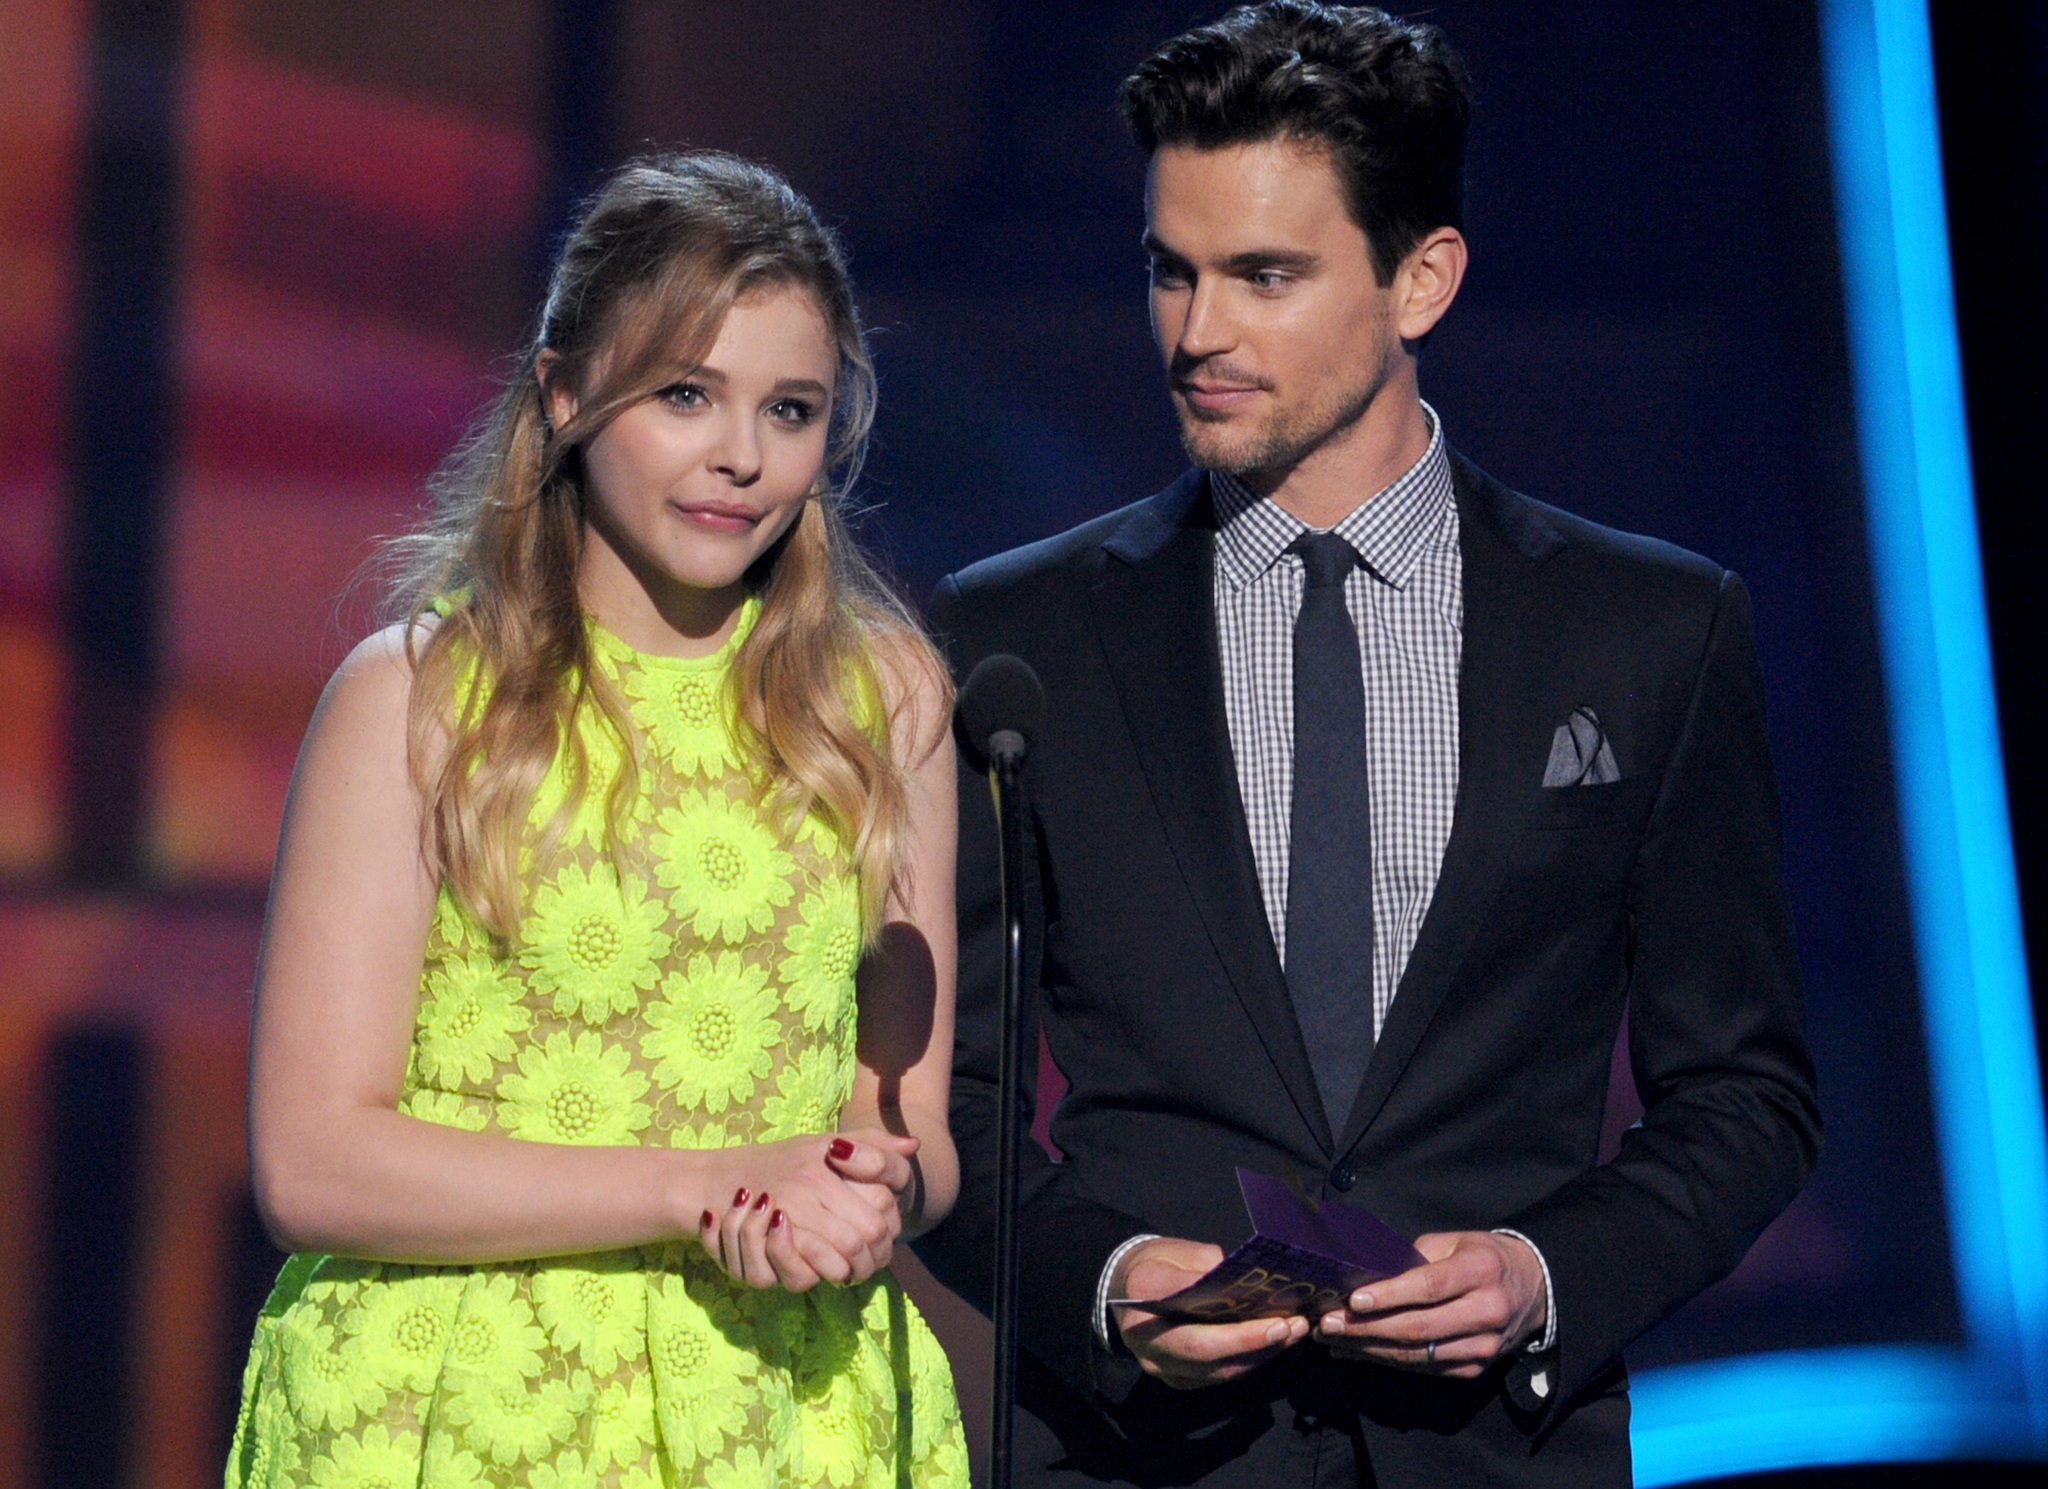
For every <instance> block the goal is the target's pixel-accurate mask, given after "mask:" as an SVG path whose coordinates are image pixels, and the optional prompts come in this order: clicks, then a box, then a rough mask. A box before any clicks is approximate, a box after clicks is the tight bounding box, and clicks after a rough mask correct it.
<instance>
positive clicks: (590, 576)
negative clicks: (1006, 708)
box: [228, 154, 967, 1489]
mask: <svg viewBox="0 0 2048 1489" xmlns="http://www.w3.org/2000/svg"><path fill="white" fill-rule="evenodd" d="M873 404H874V378H873V373H872V370H871V368H870V366H869V363H868V360H867V355H866V352H865V350H864V348H863V345H862V341H861V333H860V328H859V323H858V321H857V319H856V316H855V312H854V308H853V302H852V299H851V294H850V290H849V287H848V284H847V278H846V272H845V267H844V263H843V260H842V257H841V254H840V251H839V249H838V246H837V244H836V243H835V242H834V240H833V238H832V237H831V235H830V234H829V233H828V232H826V231H825V230H824V229H823V228H822V227H821V226H820V225H819V223H818V221H817V219H816V217H815V216H814V215H813V214H812V212H811V210H810V208H809V206H808V205H807V204H806V203H805V202H804V201H803V200H802V198H800V197H798V196H797V195H796V194H795V192H793V191H792V190H791V189H790V188H789V186H788V185H787V184H786V183H784V182H783V181H782V180H781V179H780V178H779V177H777V176H775V175H774V174H772V173H771V172H769V171H767V170H764V169H762V168H760V167H758V166H753V165H749V164H746V163H744V162H742V161H739V160H736V159H733V158H731V157H728V156H723V155H714V154H695V155H683V156H672V157H664V158H660V159H652V160H646V161H641V162H637V163H635V164H633V165H631V166H629V167H627V168H626V169H625V170H623V171H621V172H620V173H619V174H618V176H616V177H615V178H614V179H613V181H612V182H611V184H610V185H609V186H608V187H607V188H606V189H605V190H604V191H603V192H602V193H601V194H600V195H599V196H598V198H597V199H596V200H595V202H594V203H593V204H592V205H591V207H590V209H589V210H588V212H587V214H586V215H585V217H584V219H583V221H582V222H581V223H580V224H579V225H578V227H577V228H576V230H575V232H574V233H573V235H572V236H571V237H570V239H569V242H568V244H567V246H566V247H565V248H564V250H563V253H562V257H561V261H560V263H559V264H558V266H557V267H556V270H555V274H554V280H553V283H552V285H551V287H550V290H549V294H548V298H547V304H546V306H545V308H544V309H543V311H542V313H541V319H540V329H539V334H538V336H537V338H536V340H535V343H534V345H533V347H532V348H531V349H530V350H529V351H528V353H527V354H526V357H525V360H524V363H523V365H522V368H521V371H520V373H519V375H518V377H517V378H516V379H515V380H514V381H513V382H512V383H511V385H510V386H509V387H508V389H507V391H506V392H505V393H504V395H503V396H502V397H501V398H500V399H499V401H498V403H497V405H496V406H495V408H494V409H493V410H492V411H491V413H490V415H489V417H488V419H487V420H486V421H485V423H484V424H483V426H482V427H481V429H480V430H479V432H478V433H477V434H476V435H475V437H474V438H472V439H471V440H470V441H469V442H468V443H467V444H466V445H465V446H464V448H463V449H462V450H460V451H459V452H458V453H457V454H456V455H455V456H454V457H453V458H452V459H451V461H450V464H449V466H448V468H447V470H446V471H445V472H444V473H443V476H442V477H441V480H440V483H439V490H438V492H437V495H438V497H439V513H438V516H437V517H436V519H435V521H434V523H433V524H432V526H431V527H430V528H429V529H428V530H427V531H425V532H423V533H421V534H418V535H415V536H414V537H412V538H410V539H407V540H405V541H404V542H403V543H402V544H400V546H399V553H400V556H401V560H402V568H403V572H402V576H401V579H400V582H399V584H398V586H397V601H398V612H399V614H400V616H401V619H400V621H399V622H398V623H397V624H395V625H394V626H393V627H392V628H391V629H389V630H387V631H385V632H383V633H381V634H379V635H376V636H373V637H372V638H371V639H370V640H368V641H366V642H365V643H364V644H363V645H362V646H360V647H359V648H357V650H356V651H355V653H354V654H353V655H352V656H351V657H350V658H349V659H348V661H347V662H346V663H345V664H344V665H343V666H342V668H341V669H340V671H339V672H338V673H337V674H336V676H335V678H334V681H333V682H332V684H331V685H330V686H329V688H328V690H327V694H326V696H325V698H324V699H323V700H322V702H321V705H320V708H319V711H318V713H317V714H316V716H315V718H314V721H313V725H312V728H311V730H310V731H309V732H308V735H307V738H306V744H305V749H304V753H303V755H302V757H301V759H300V762H299V768H298V773H297V775H296V777H295V779H294V781H293V784H292V792H291V800H290V804H289V807H288V808H287V811H286V815H285V829H284V836H283V842H282V845H281V848H280V851H279V858H278V868H277V878H276V883H275V886H274V890H273V894H272V900H271V907H270V919H269V923H268V925H267V926H266V928H265V934H264V946H263V956H262V962H261V966H260V970H259V973H258V982H257V998H256V1022H255V1035H254V1053H253V1059H252V1073H251V1095H250V1113H251V1134H252V1143H251V1147H252V1153H253V1163H254V1172H255V1183H256V1194H257V1198H258V1202H259V1203H260V1205H261V1206H262V1209H263V1212H264V1215H265V1217H266V1219H267V1221H268V1223H269V1225H270V1227H271V1229H272V1231H273V1233H274V1234H275V1235H276V1236H277V1237H278V1239H279V1241H280V1242H281V1243H282V1244H283V1245H285V1246H286V1247H287V1248H288V1249H290V1250H291V1251H292V1252H294V1253H295V1254H294V1255H293V1257H292V1259H291V1261H290V1262H289V1263H288V1264H287V1266H286V1267H285V1270H284V1272H283V1274H282V1276H281V1277H280V1278H279V1280H278V1285H277V1290H276V1292H275V1293H274V1294H273V1296H272V1298H271V1300H270V1303H269V1305H268V1306H267V1307H266V1308H265V1309H264V1311H263V1315H262V1318H261V1320H260V1321H259V1323H258V1325H257V1331H256V1340H255V1344H254V1347H253V1349H252V1352H251V1355H250V1360H249V1365H248V1370H247V1373H246V1376H245V1383H244V1390H243V1405H242V1414H241V1421H240V1425H239V1428H238V1430H237V1433H236V1437H235V1446H234V1452H233V1457H232V1459H231V1461H230V1463H229V1467H228V1482H229V1483H230V1484H231V1485H271V1484H278V1485H283V1484H294V1485H296V1484H308V1483H310V1484H313V1485H323V1486H324V1485H360V1486H370V1485H392V1486H397V1485H427V1486H433V1489H456V1486H462V1489H470V1486H482V1485H492V1486H499V1485H505V1486H509V1485H534V1486H568V1485H576V1486H607V1489H610V1486H617V1489H634V1486H647V1489H654V1486H673V1485H684V1484H689V1485H694V1484H703V1485H708V1486H718V1489H723V1486H752V1485H767V1484H775V1485H800V1486H832V1489H847V1486H866V1485H875V1486H889V1489H894V1486H896V1485H898V1484H899V1483H903V1482H910V1483H914V1484H919V1485H942V1484H947V1485H952V1484H957V1485H959V1486H961V1489H965V1485H966V1482H967V1475H966V1457H965V1452H964V1448H963V1445H962V1439H961V1433H960V1425H959V1416H958V1410H957V1407H956V1404H955V1402H954V1400H953V1395H952V1385H951V1379H950V1375H949V1373H948V1370H947V1367H946V1362H945V1358H944V1356H943V1355H942V1354H941V1353H940V1351H939V1349H938V1346H937V1344H936V1343H935V1341H934V1340H933V1338H932V1336H931V1334H930V1332H929V1331H928V1330H927V1329H926V1327H925V1325H924V1323H923V1320H921V1319H920V1318H919V1317H918V1316H917V1313H916V1311H915V1310H914V1309H913V1308H912V1307H911V1306H910V1304H909V1303H908V1301H907V1300H906V1299H905V1298H904V1297H903V1295H902V1293H901V1291H900V1289H899V1288H898V1287H897V1285H896V1283H895V1282H894V1280H893V1279H892V1278H891V1277H890V1276H889V1274H888V1273H887V1272H886V1271H885V1270H884V1268H885V1266H886V1264H887V1262H888V1260H889V1255H890V1248H891V1246H892V1244H893V1243H894V1242H895V1241H896V1240H897V1239H899V1238H900V1237H901V1235H902V1234H903V1232H904V1230H905V1229H906V1228H911V1229H914V1228H916V1227H919V1226H923V1225H928V1224H931V1223H933V1222H935V1221H936V1220H937V1219H938V1218H939V1217H940V1216H941V1215H943V1214H944V1212H945V1210H946V1209H947V1207H948V1206H950V1204H951V1203H952V1199H953V1194H954V1191H955V1188H956V1187H957V1166H956V1164H955V1161H954V1156H953V1148H952V1144H951V1141H950V1139H949V1138H948V1136H947V1132H946V1122H945V1113H946V1093H947V1080H948V1063H949V1058H950V1052H951V1049H952V1038H953V1036H952V1017H953V1010H952V996H953V994H952V989H953V956H954V934H953V900H952V876H953V864H952V853H953V831H954V821H953V817H954V799H953V765H952V760H951V745H950V739H949V735H948V732H947V723H948V717H949V711H950V702H951V700H950V695H949V692H948V688H947V684H946V680H945V673H944V670H943V668H942V667H941V665H940V664H939V662H938V660H937V659H936V657H935V656H934V655H933V653H932V651H931V649H930V647H929V646H928V645H927V644H926V643H925V641H924V640H923V639H922V637H921V635H920V634H919V632H918V630H917V628H916V625H915V623H914V622H913V621H912V620H911V619H910V618H909V617H908V616H907V615H906V614H905V613H904V612H903V610H902V609H901V607H900V606H898V605H897V604H896V603H895V602H894V601H893V600H892V599H890V597H889V596H888V593H887V591H886V590H885V589H884V588H883V587H882V586H881V585H880V584H878V583H877V582H876V581H875V579H874V577H873V575H872V573H871V571H870V570H869V569H868V568H867V567H866V566H865V565H864V564H863V563H862V561H861V559H860V558H859V556H858V555H857V554H856V552H855V551H854V549H853V548H852V547H851V546H850V545H849V543H848V541H847V537H846V534H845V532H844V530H843V528H842V526H841V522H840V519H839V516H838V503H839V501H840V499H841V496H842V494H843V493H844V491H845V489H846V485H847V483H848V482H849V481H850V480H851V479H852V477H853V473H854V471H855V468H856V467H857V465H858V463H859V458H860V453H861V449H862V445H863V441H864V439H865V436H866V434H867V429H868V424H869V421H870V417H871V414H872V410H873ZM856 1014H857V1015H858V1016H856Z"/></svg>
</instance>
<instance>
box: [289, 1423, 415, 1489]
mask: <svg viewBox="0 0 2048 1489" xmlns="http://www.w3.org/2000/svg"><path fill="white" fill-rule="evenodd" d="M329 1453H330V1454H331V1456H328V1455H323V1456H321V1457H318V1458H315V1459H314V1460H313V1465H312V1469H313V1472H312V1483H313V1485H314V1486H315V1489H396V1486H398V1485H400V1484H416V1483H418V1482H419V1477H420V1461H419V1456H418V1453H419V1449H418V1445H417V1444H416V1443H415V1442H413V1441H412V1440H411V1439H410V1438H406V1437H399V1438H396V1439H394V1438H393V1437H392V1436H391V1434H390V1432H389V1431H388V1430H386V1428H385V1427H384V1426H383V1425H382V1424H381V1423H376V1422H373V1423H371V1424H370V1425H369V1426H367V1427H365V1428H364V1429H363V1432H362V1436H360V1437H348V1436H342V1437H337V1438H335V1439H334V1443H333V1446H332V1447H331V1448H330V1449H329Z"/></svg>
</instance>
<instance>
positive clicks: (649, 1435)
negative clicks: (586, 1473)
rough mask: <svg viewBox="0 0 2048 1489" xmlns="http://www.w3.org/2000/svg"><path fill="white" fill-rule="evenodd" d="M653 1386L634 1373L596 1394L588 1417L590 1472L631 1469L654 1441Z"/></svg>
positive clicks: (642, 1375) (640, 1375) (604, 1387)
mask: <svg viewBox="0 0 2048 1489" xmlns="http://www.w3.org/2000/svg"><path fill="white" fill-rule="evenodd" d="M654 1431H655V1429H654V1384H653V1382H651V1381H650V1380H648V1378H647V1376H646V1375H645V1374H644V1373H640V1372H634V1373H631V1374H628V1375H626V1376H625V1377H624V1378H623V1379H620V1380H615V1381H613V1382H611V1383H610V1384H609V1385H606V1386H603V1387H601V1388H600V1389H599V1390H598V1393H597V1402H596V1405H595V1406H593V1407H592V1408H591V1416H590V1468H591V1471H592V1472H593V1473H603V1472H604V1470H605V1469H606V1468H608V1467H611V1466H614V1465H616V1466H617V1467H619V1468H622V1469H624V1468H632V1467H634V1466H635V1465H637V1464H638V1463H639V1462H640V1460H641V1458H642V1457H643V1456H644V1455H645V1453H646V1451H647V1448H648V1445H649V1444H651V1443H652V1442H653V1441H654Z"/></svg>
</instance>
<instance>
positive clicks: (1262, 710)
mask: <svg viewBox="0 0 2048 1489" xmlns="http://www.w3.org/2000/svg"><path fill="white" fill-rule="evenodd" d="M1423 408H1424V410H1425V411H1426V412H1427V413H1428V415H1429V422H1430V426H1431V437H1430V441H1429V448H1428V449H1427V450H1425V451H1424V452H1423V455H1422V458H1421V459H1420V460H1418V461H1416V462H1415V464H1414V465H1412V466H1410V467H1409V468H1408V470H1407V471H1406V472H1405V473H1404V474H1403V475H1402V476H1401V477H1400V479H1399V480H1397V481H1395V482H1394V484H1393V485H1391V486H1389V487H1387V488H1386V490H1384V491H1382V492H1380V493H1379V494H1378V495H1377V496H1375V497H1373V498H1372V500H1370V501H1368V502H1364V503H1362V504H1361V505H1360V506H1358V507H1357V508H1356V509H1355V510H1353V511H1352V513H1351V515H1350V516H1348V517H1346V518H1345V519H1344V520H1343V521H1342V522H1339V523H1338V524H1337V526H1336V528H1335V531H1336V533H1337V534H1338V535H1339V536H1340V537H1342V538H1344V539H1345V540H1346V541H1347V542H1349V543H1350V544H1351V546H1352V547H1353V548H1355V549H1357V550H1358V555H1359V558H1360V559H1361V560H1362V562H1361V563H1360V565H1359V566H1358V567H1357V568H1355V569H1353V570H1352V571H1351V574H1350V576H1349V577H1348V578H1347V579H1346V580H1345V581H1344V604H1345V608H1346V609H1347V610H1349V611H1350V612H1351V623H1352V625H1353V626H1354V627H1355V628H1356V629H1357V631H1358V654H1359V660H1360V662H1361V663H1362V664H1363V666H1364V668H1365V739H1364V741H1363V744H1364V748H1363V750H1362V752H1361V755H1360V760H1359V767H1360V769H1362V770H1364V771H1365V772H1366V775H1367V777H1368V783H1369V789H1370V791H1371V794H1372V920H1373V966H1372V1027H1373V1034H1374V1036H1375V1037H1377V1036H1378V1034H1379V1031H1380V1028H1381V1026H1382V1025H1384V1024H1385V1023H1386V1021H1387V1005H1388V1004H1390V1003H1392V1002H1393V1000H1394V990H1395V989H1396V988H1397V987H1399V986H1400V984H1401V972H1402V969H1403V968H1405V967H1406V966H1407V965H1408V953H1409V952H1410V951H1412V950H1413V949H1414V947H1415V938H1416V936H1417V935H1418V934H1419V933H1420V931H1421V930H1422V917H1423V916H1424V915H1425V914H1427V913H1428V910H1429V902H1430V897H1431V896H1432V895H1433V894H1434V893H1435V892H1436V878H1437V871H1438V870H1439V869H1440V868H1441V867H1442V866H1443V860H1444V845H1445V844H1446V843H1448V842H1449V841H1450V838H1451V812H1452V809H1453V807H1454V806H1455V805H1456V803H1457V799H1458V658H1459V653H1460V650H1461V646H1462V640H1463V633H1464V627H1465V593H1464V582H1463V581H1464V563H1463V561H1462V560H1461V559H1460V557H1459V554H1458V505H1457V503H1456V501H1454V500H1453V499H1452V494H1451V466H1450V461H1449V460H1448V459H1447V458H1446V456H1445V454H1444V436H1443V423H1442V421H1441V420H1440V419H1438V418H1437V416H1436V411H1435V410H1434V409H1431V408H1430V407H1429V405H1428V404H1424V405H1423ZM1209 484H1210V490H1211V491H1212V492H1213V493H1214V496H1215V502H1216V528H1217V532H1216V579H1215V586H1216V639H1217V642H1218V644H1219V648H1220V650H1221V652H1222V655H1223V706H1224V711H1225V714H1226V715H1227V717H1228V719H1229V723H1230V745H1231V750H1232V753H1234V754H1235V755H1236V757H1237V785H1238V791H1239V792H1240V794H1241V795H1242V796H1243V797H1244V815H1245V823H1246V825H1247V826H1248V827H1249V828H1250V829H1251V839H1252V858H1253V860H1254V862H1256V864H1257V865H1258V870H1259V889H1260V892H1261V894H1262V895H1263V896H1264V898H1265V902H1266V923H1267V924H1268V925H1270V926H1271V927H1272V930H1273V945H1274V946H1275V948H1276V949H1278V951H1279V953H1280V963H1281V965H1282V966H1283V967H1285V966H1286V964H1287V839H1288V822H1289V816H1290V811H1291V807H1292V803H1293V794H1294V621H1295V617H1296V616H1297V615H1298V614H1299V613H1300V611H1301V591H1302V566H1301V560H1300V559H1299V558H1297V557H1296V556H1295V555H1293V554H1291V553H1289V552H1287V545H1288V544H1290V543H1292V542H1293V541H1294V540H1295V539H1296V538H1297V537H1299V536H1300V535H1301V534H1303V533H1305V532H1307V531H1308V526H1307V524H1306V523H1304V522H1302V521H1301V520H1300V519H1299V518H1297V517H1292V516H1290V515H1288V514H1287V513H1286V512H1284V511H1282V510H1281V509H1280V508H1279V507H1278V506H1276V505H1275V504H1274V503H1273V502H1271V501H1269V500H1267V499H1266V498H1264V497H1261V496H1259V495H1258V494H1257V493H1256V492H1254V491H1252V490H1250V489H1249V488H1248V487H1246V486H1245V485H1244V484H1243V483H1242V482H1241V481H1238V480H1237V479H1236V478H1234V477H1232V476H1227V475H1222V474H1212V475H1211V476H1210V478H1209ZM1343 1120H1344V1114H1343V1113H1342V1112H1336V1113H1332V1114H1331V1122H1332V1124H1333V1125H1341V1124H1342V1123H1343Z"/></svg>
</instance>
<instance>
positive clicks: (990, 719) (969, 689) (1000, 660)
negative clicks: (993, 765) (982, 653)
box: [959, 652, 1045, 764]
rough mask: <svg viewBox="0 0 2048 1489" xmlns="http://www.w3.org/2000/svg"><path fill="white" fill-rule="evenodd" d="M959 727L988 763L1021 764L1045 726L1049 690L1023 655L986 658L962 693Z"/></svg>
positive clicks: (1000, 655)
mask: <svg viewBox="0 0 2048 1489" xmlns="http://www.w3.org/2000/svg"><path fill="white" fill-rule="evenodd" d="M959 717H960V729H961V732H962V733H963V734H965V735H966V736H967V743H968V744H969V745H970V746H971V747H972V748H973V749H974V750H975V751H976V752H977V753H978V754H980V755H981V756H982V758H984V759H988V760H1008V761H1009V762H1011V763H1012V764H1015V763H1018V762H1020V761H1022V760H1023V758H1024V756H1025V755H1026V754H1028V753H1029V752H1030V749H1031V746H1032V745H1033V744H1034V743H1036V742H1037V739H1038V729H1039V726H1040V725H1041V724H1043V723H1044V722H1045V689H1044V688H1043V687H1042V686H1040V685H1039V681H1038V674H1037V673H1036V672H1033V671H1032V670H1031V667H1030V664H1029V663H1027V662H1025V661H1024V660H1023V659H1022V658H1021V657H1013V656H1011V655H1010V654H1009V653H1008V652H998V653H996V654H995V655H994V656H989V657H983V658H982V659H981V660H980V661H979V662H976V663H975V664H974V670H973V671H972V672H970V673H968V674H967V684H966V686H964V687H963V688H961V689H960V714H959Z"/></svg>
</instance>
